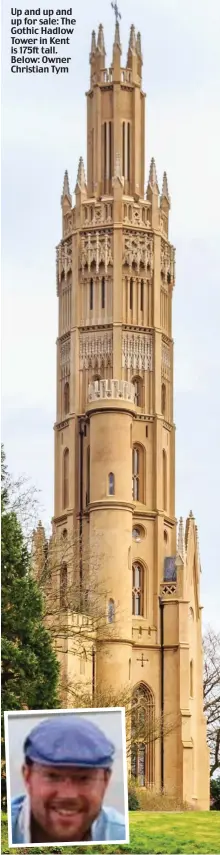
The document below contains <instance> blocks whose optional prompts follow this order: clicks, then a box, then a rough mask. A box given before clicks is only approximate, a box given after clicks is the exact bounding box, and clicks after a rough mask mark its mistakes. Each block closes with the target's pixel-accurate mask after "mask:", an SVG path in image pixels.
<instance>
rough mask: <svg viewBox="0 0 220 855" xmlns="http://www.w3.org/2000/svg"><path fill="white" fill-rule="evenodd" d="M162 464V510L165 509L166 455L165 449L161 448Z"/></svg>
mask: <svg viewBox="0 0 220 855" xmlns="http://www.w3.org/2000/svg"><path fill="white" fill-rule="evenodd" d="M162 466H163V510H164V511H167V455H166V451H165V449H163V457H162Z"/></svg>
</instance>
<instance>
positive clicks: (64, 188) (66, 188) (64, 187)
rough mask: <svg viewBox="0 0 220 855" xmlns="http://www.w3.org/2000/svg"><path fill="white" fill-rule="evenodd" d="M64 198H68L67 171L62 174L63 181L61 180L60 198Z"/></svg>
mask: <svg viewBox="0 0 220 855" xmlns="http://www.w3.org/2000/svg"><path fill="white" fill-rule="evenodd" d="M64 196H68V197H70V185H69V176H68V172H67V169H66V170H65V172H64V179H63V193H62V198H64Z"/></svg>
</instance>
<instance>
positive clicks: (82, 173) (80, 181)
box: [76, 157, 86, 190]
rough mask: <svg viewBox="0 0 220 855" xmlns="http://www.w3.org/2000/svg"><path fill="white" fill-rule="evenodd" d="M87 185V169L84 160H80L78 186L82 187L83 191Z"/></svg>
mask: <svg viewBox="0 0 220 855" xmlns="http://www.w3.org/2000/svg"><path fill="white" fill-rule="evenodd" d="M85 185H86V175H85V167H84V163H83V158H82V157H80V158H79V166H78V172H77V179H76V186H78V187H80V190H82V189H83V188H84V187H85Z"/></svg>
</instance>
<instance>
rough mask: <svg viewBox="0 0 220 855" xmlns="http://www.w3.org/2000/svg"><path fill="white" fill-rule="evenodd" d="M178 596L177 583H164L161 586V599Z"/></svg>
mask: <svg viewBox="0 0 220 855" xmlns="http://www.w3.org/2000/svg"><path fill="white" fill-rule="evenodd" d="M174 594H175V595H177V583H176V582H164V584H163V585H161V586H160V595H161V597H171V596H174Z"/></svg>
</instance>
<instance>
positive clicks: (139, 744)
mask: <svg viewBox="0 0 220 855" xmlns="http://www.w3.org/2000/svg"><path fill="white" fill-rule="evenodd" d="M154 722H155V703H154V696H153V692H152V690H151V689H150V686H147V685H146V684H144V683H140V684H139V686H137V688H136V689H135V690H134V692H133V695H132V721H131V735H132V753H131V772H132V777H134V778H135V779H136V780H137V782H138V784H139V786H140V787H152V786H153V785H154V783H155V733H154V729H155V726H154Z"/></svg>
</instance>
